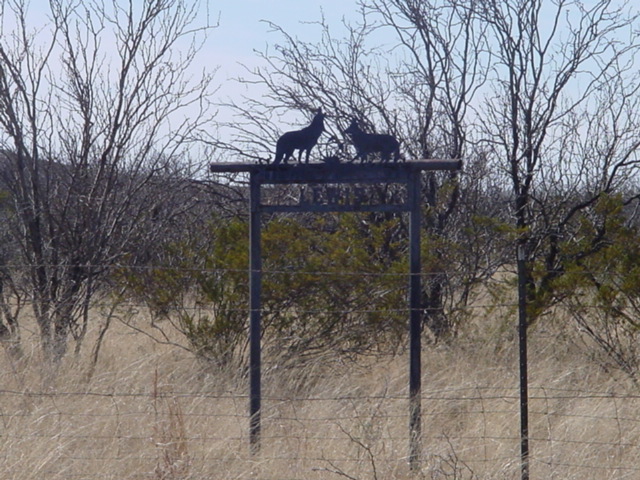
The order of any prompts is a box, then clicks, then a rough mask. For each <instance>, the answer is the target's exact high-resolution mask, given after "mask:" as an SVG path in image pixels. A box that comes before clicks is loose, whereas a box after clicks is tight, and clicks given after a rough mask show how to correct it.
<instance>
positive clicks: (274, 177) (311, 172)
mask: <svg viewBox="0 0 640 480" xmlns="http://www.w3.org/2000/svg"><path fill="white" fill-rule="evenodd" d="M461 167H462V161H461V160H437V159H434V160H412V161H407V162H397V163H365V164H356V163H308V164H291V165H283V164H278V165H273V164H250V163H212V164H211V165H210V171H211V172H212V173H251V174H254V175H255V179H256V180H257V181H258V182H259V183H261V184H287V183H355V182H362V183H376V182H390V183H394V182H397V183H406V182H407V181H408V179H409V177H410V176H411V174H412V172H416V171H434V170H450V171H452V170H459V169H460V168H461Z"/></svg>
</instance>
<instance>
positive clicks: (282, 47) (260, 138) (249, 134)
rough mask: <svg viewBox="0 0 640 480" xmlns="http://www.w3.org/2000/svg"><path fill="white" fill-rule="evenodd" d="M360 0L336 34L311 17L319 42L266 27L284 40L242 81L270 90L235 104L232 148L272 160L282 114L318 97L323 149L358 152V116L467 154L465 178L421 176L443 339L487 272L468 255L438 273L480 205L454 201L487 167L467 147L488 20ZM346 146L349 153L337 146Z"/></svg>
mask: <svg viewBox="0 0 640 480" xmlns="http://www.w3.org/2000/svg"><path fill="white" fill-rule="evenodd" d="M359 8H360V9H359V13H360V16H359V21H357V22H354V23H345V24H344V25H343V29H342V32H344V35H343V37H336V35H335V33H333V32H334V31H335V30H333V29H332V26H330V25H328V24H327V22H326V21H325V19H324V18H321V19H320V20H319V21H318V22H317V23H314V24H311V25H310V26H309V28H312V27H315V28H317V31H318V32H319V40H318V41H317V42H310V41H303V40H301V39H299V38H295V37H293V36H291V35H290V34H288V33H287V32H286V31H284V30H283V29H282V28H280V27H278V26H277V25H274V24H271V27H272V28H273V31H274V33H276V34H277V35H279V36H280V38H281V42H280V43H277V44H275V45H274V46H273V47H272V49H269V50H267V51H265V52H263V53H262V54H261V59H262V61H263V64H264V65H265V66H264V67H261V68H257V69H255V70H253V71H252V72H250V74H249V75H247V76H246V77H245V78H244V79H242V80H241V81H242V82H244V83H245V84H247V85H248V86H249V87H252V88H256V89H259V90H262V91H264V92H265V94H264V96H262V97H259V98H255V97H254V98H246V99H244V100H243V101H238V100H235V101H233V102H231V105H230V106H231V107H232V108H234V109H235V110H236V111H237V113H238V117H239V120H238V121H237V122H236V123H234V124H233V125H232V133H233V136H232V142H231V144H230V145H227V147H228V148H230V149H231V150H233V151H234V152H235V153H236V154H237V155H239V156H242V157H245V158H247V159H250V160H256V159H264V158H267V157H269V156H270V155H271V151H272V150H273V145H275V139H276V138H277V134H278V132H277V131H276V129H275V128H274V125H276V126H277V124H278V123H282V122H283V121H285V120H286V119H287V118H288V117H287V116H286V115H287V113H289V112H292V111H299V112H310V111H312V109H314V108H317V107H318V106H322V108H323V111H324V112H326V113H327V121H326V122H325V123H326V125H325V128H326V130H327V131H328V134H327V135H326V136H325V137H324V142H325V145H324V149H325V150H324V152H325V155H334V154H336V152H337V154H338V155H342V156H343V157H342V158H343V159H346V160H348V159H350V158H352V157H353V152H352V151H350V150H349V146H348V143H349V142H348V140H347V139H345V138H344V136H343V133H342V132H343V130H344V129H345V128H346V127H347V125H349V123H350V121H351V119H352V118H354V117H355V118H357V119H358V121H359V123H360V124H361V125H362V126H363V127H364V129H365V130H366V131H368V132H371V133H391V134H393V135H394V136H395V137H396V138H398V139H399V140H400V143H401V150H402V154H403V156H404V158H406V159H420V158H434V157H441V158H463V157H464V158H465V169H466V171H467V172H468V173H469V175H467V176H466V178H465V180H463V181H461V178H460V176H459V174H457V173H451V174H442V173H440V174H436V173H434V174H429V175H425V177H424V180H423V195H424V202H425V206H426V208H425V215H426V221H425V222H424V225H425V235H426V236H429V237H430V240H429V242H428V244H429V254H428V261H427V262H426V264H427V267H426V268H427V269H428V272H426V273H429V275H427V276H425V282H424V285H425V287H424V289H423V304H424V306H425V309H426V310H427V312H428V314H427V315H426V317H425V325H426V326H428V327H429V328H430V330H431V331H432V332H433V333H434V335H435V336H437V337H441V336H446V335H448V334H450V333H452V332H454V331H455V326H456V323H457V320H456V318H455V315H454V312H455V311H456V306H460V305H461V304H464V302H466V301H467V300H468V299H469V298H470V297H469V295H470V291H471V286H472V285H473V284H474V282H475V281H476V280H477V278H478V277H477V276H478V275H485V274H488V273H489V272H490V270H491V269H490V267H489V266H488V264H486V263H484V261H483V260H479V259H475V260H474V261H472V262H471V264H470V269H469V270H468V271H469V272H470V273H469V275H457V274H455V273H454V274H453V275H450V274H448V273H446V272H445V269H446V270H450V267H451V265H452V261H453V262H454V263H455V260H454V259H460V258H462V257H461V256H460V255H458V254H456V253H455V251H456V250H457V249H456V248H454V247H453V245H452V244H451V243H450V242H449V241H448V239H452V238H454V237H455V238H457V239H458V240H462V235H460V233H461V226H462V224H463V223H464V222H463V221H462V220H461V218H460V217H461V215H464V216H467V219H468V220H469V221H468V222H467V224H469V223H472V222H471V220H470V219H471V218H472V217H473V215H474V212H475V213H476V214H479V211H480V210H479V209H482V208H483V204H478V203H467V202H465V204H466V205H467V206H468V207H471V208H470V209H468V210H465V211H460V210H459V209H458V208H457V207H458V206H459V204H460V198H461V195H464V193H463V190H465V189H468V188H470V189H472V190H474V191H477V189H478V187H479V186H480V185H481V183H482V181H483V180H482V179H480V178H477V177H476V178H473V179H472V178H471V175H472V174H475V173H478V172H480V171H482V166H480V165H478V166H477V167H476V166H475V163H476V162H482V161H483V160H484V157H483V156H482V155H480V152H479V151H477V150H476V149H474V148H473V147H472V143H471V140H472V139H471V138H470V137H469V127H470V125H471V121H470V118H472V116H471V115H470V114H471V113H473V112H472V110H471V108H470V105H471V104H472V102H473V100H474V98H476V96H477V94H478V92H479V89H480V88H481V87H482V85H483V84H484V81H485V77H486V75H487V68H488V67H487V63H486V57H485V56H483V55H482V52H483V51H484V50H486V45H485V39H484V33H483V28H484V27H482V26H481V25H480V24H479V23H477V22H475V18H476V13H477V12H475V11H474V10H473V9H470V8H467V7H465V6H464V5H463V4H459V3H457V2H435V1H426V2H425V1H420V2H418V1H412V0H394V1H390V0H380V1H366V2H365V1H363V2H361V3H360V5H359ZM381 29H382V30H384V31H385V32H386V33H387V38H389V37H390V38H392V39H393V40H392V42H391V43H390V44H385V45H378V44H376V43H375V42H376V41H375V38H376V36H377V32H379V31H380V30H381ZM483 60H485V63H484V64H483V63H482V62H483ZM300 123H302V122H300ZM341 146H344V148H345V149H347V152H348V153H341V152H340V147H341ZM381 194H382V195H385V194H389V192H381ZM392 194H394V193H392ZM489 206H490V207H493V206H495V205H489ZM484 213H485V214H486V212H484ZM398 233H399V234H400V235H402V234H403V230H402V229H398ZM405 233H406V231H405ZM471 251H474V250H466V252H471ZM467 267H468V265H465V267H464V268H461V269H460V270H463V269H467ZM449 273H450V272H449ZM461 292H463V293H461ZM460 302H462V303H460Z"/></svg>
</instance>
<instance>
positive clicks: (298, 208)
mask: <svg viewBox="0 0 640 480" xmlns="http://www.w3.org/2000/svg"><path fill="white" fill-rule="evenodd" d="M410 210H411V207H410V206H409V205H384V204H381V205H340V204H335V205H331V204H320V205H311V204H301V205H262V206H260V211H261V212H262V213H303V212H318V213H324V212H391V213H403V212H409V211H410Z"/></svg>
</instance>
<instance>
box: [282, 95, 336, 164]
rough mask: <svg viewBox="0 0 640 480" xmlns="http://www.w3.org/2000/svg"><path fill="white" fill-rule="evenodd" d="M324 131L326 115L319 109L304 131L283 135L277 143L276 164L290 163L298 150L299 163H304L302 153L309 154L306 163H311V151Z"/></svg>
mask: <svg viewBox="0 0 640 480" xmlns="http://www.w3.org/2000/svg"><path fill="white" fill-rule="evenodd" d="M323 131H324V114H323V113H322V109H320V108H319V109H318V111H317V112H316V115H315V117H313V120H311V123H310V124H309V125H308V126H307V127H304V128H303V129H302V130H294V131H292V132H287V133H285V134H283V135H282V136H281V137H280V138H279V139H278V143H276V158H275V159H274V160H273V163H274V164H278V163H280V162H282V161H283V160H284V163H287V162H288V161H289V157H291V156H292V155H293V152H294V151H295V150H298V151H299V153H298V163H302V152H307V156H306V159H305V162H306V163H309V153H310V152H311V149H312V148H313V147H315V146H316V143H318V139H319V138H320V135H322V132H323Z"/></svg>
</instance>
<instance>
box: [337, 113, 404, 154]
mask: <svg viewBox="0 0 640 480" xmlns="http://www.w3.org/2000/svg"><path fill="white" fill-rule="evenodd" d="M343 133H345V134H347V135H350V136H351V140H352V142H353V145H354V147H356V157H355V158H354V160H355V159H358V158H359V159H360V162H361V163H362V162H365V161H368V160H369V155H370V154H375V153H377V154H379V155H380V159H381V160H382V161H383V162H388V161H389V160H390V159H391V155H393V161H394V162H397V161H398V159H399V158H400V143H398V140H396V138H395V137H394V136H393V135H384V134H382V135H381V134H374V133H365V132H363V131H362V130H361V129H360V127H359V126H358V122H357V120H356V119H353V120H351V125H349V127H348V128H347V129H346V130H345V131H344V132H343Z"/></svg>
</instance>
